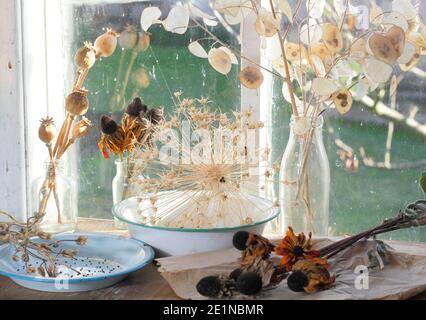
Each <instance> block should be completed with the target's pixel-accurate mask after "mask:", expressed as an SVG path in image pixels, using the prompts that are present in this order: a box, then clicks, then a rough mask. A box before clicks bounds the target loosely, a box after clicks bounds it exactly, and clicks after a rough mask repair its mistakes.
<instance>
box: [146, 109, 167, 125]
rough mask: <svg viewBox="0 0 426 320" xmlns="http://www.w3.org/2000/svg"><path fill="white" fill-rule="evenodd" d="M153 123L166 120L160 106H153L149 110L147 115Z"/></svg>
mask: <svg viewBox="0 0 426 320" xmlns="http://www.w3.org/2000/svg"><path fill="white" fill-rule="evenodd" d="M145 117H146V118H147V119H148V120H149V121H151V123H152V124H154V125H157V124H159V123H160V122H161V121H162V120H164V111H163V109H160V108H153V109H150V110H148V112H147V113H146V116H145Z"/></svg>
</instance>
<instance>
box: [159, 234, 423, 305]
mask: <svg viewBox="0 0 426 320" xmlns="http://www.w3.org/2000/svg"><path fill="white" fill-rule="evenodd" d="M330 241H333V240H331V239H322V240H316V241H315V247H317V248H318V247H322V246H324V245H326V244H327V243H329V242H330ZM387 244H388V245H390V246H391V248H390V250H389V263H388V264H387V265H385V266H384V269H380V268H377V269H374V270H369V271H368V289H365V288H364V289H357V288H356V286H355V281H356V280H357V279H358V283H360V282H362V281H361V280H360V278H359V277H360V274H359V273H355V269H356V268H357V266H360V265H366V266H368V265H369V261H370V260H369V258H368V255H367V252H369V251H370V250H371V249H373V248H375V246H376V243H375V242H374V241H361V242H359V243H358V244H356V245H355V246H354V247H352V248H350V249H348V250H346V251H344V252H343V253H341V254H339V255H337V256H336V257H335V258H333V259H332V260H330V264H331V269H330V272H331V274H335V275H336V276H337V279H336V283H335V284H334V286H333V287H332V288H330V289H328V290H325V291H322V292H318V293H314V294H310V295H308V294H305V293H295V292H292V291H290V290H289V289H288V287H287V284H286V282H285V281H284V282H283V283H281V284H280V285H279V286H277V287H275V288H273V289H269V290H265V291H264V292H263V293H262V294H261V295H260V296H258V297H256V299H260V300H263V299H265V300H293V299H297V300H346V299H357V300H359V299H362V300H376V299H392V300H397V299H409V298H411V297H413V296H416V295H418V294H420V293H422V292H424V291H426V245H424V244H413V243H402V242H388V243H387ZM240 256H241V253H240V252H239V251H237V250H235V249H229V250H222V251H216V252H207V253H201V254H195V255H190V256H180V257H168V258H162V259H158V260H157V262H158V263H159V265H160V267H159V271H160V272H161V275H162V276H163V277H164V279H166V280H167V282H168V283H169V284H170V286H171V287H172V288H173V290H174V291H175V293H176V294H177V295H178V296H179V297H181V298H183V299H193V300H201V299H206V298H205V297H203V296H201V295H199V294H198V292H197V291H196V289H195V286H196V284H197V283H198V281H199V280H200V279H201V278H203V277H205V276H209V275H221V274H223V275H228V274H229V273H230V272H231V271H232V270H234V269H235V268H237V267H238V259H239V257H240ZM364 276H365V273H364V274H363V276H362V277H363V278H362V279H365V278H364ZM357 277H358V278H357ZM362 283H366V282H365V281H363V282H362ZM358 288H359V286H358ZM231 299H253V298H248V297H244V296H235V297H233V298H231Z"/></svg>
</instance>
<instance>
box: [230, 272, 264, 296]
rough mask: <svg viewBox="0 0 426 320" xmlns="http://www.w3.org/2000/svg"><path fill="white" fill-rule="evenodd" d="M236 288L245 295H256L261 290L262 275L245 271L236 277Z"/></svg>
mask: <svg viewBox="0 0 426 320" xmlns="http://www.w3.org/2000/svg"><path fill="white" fill-rule="evenodd" d="M236 288H237V291H238V292H240V293H242V294H245V295H247V296H253V295H256V294H258V293H259V292H260V291H261V290H262V277H261V276H260V275H258V274H257V273H256V272H245V273H243V274H241V275H240V276H239V277H238V280H237V283H236Z"/></svg>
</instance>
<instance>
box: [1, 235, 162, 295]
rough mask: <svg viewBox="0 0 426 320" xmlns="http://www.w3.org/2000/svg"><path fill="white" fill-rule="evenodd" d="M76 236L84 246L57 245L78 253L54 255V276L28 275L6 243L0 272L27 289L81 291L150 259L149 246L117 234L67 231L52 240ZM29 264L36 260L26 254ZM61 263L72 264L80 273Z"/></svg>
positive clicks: (108, 281)
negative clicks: (80, 238) (74, 254)
mask: <svg viewBox="0 0 426 320" xmlns="http://www.w3.org/2000/svg"><path fill="white" fill-rule="evenodd" d="M79 236H85V237H87V238H88V241H87V244H86V245H84V246H77V245H76V244H75V242H63V243H62V244H61V249H76V250H78V255H77V256H76V258H75V259H66V258H62V257H58V260H57V261H58V271H59V272H62V273H61V274H60V275H59V276H58V277H57V278H44V277H41V276H39V275H37V274H28V273H27V272H26V271H25V268H24V267H23V263H22V262H15V261H13V260H12V254H13V252H14V250H13V248H12V246H11V245H10V244H5V245H2V246H0V274H1V275H4V276H6V277H9V278H11V279H12V280H13V281H14V282H16V283H17V284H19V285H21V286H23V287H25V288H28V289H33V290H38V291H46V292H57V293H60V292H82V291H91V290H98V289H102V288H106V287H109V286H112V285H114V284H116V283H118V282H120V281H121V280H123V279H124V278H125V277H126V276H127V275H128V274H130V273H131V272H134V271H136V270H139V269H142V268H143V267H145V266H146V265H147V264H149V263H150V262H151V261H152V260H153V259H154V250H153V249H152V248H151V247H149V246H147V245H145V244H144V243H142V242H140V241H138V240H135V239H130V238H125V237H120V236H114V235H107V234H101V233H99V234H94V233H78V234H73V233H69V234H61V235H55V236H53V240H52V241H55V240H66V239H77V238H78V237H79ZM35 241H36V242H38V241H40V240H39V239H37V240H35ZM29 263H30V264H31V265H32V266H34V267H37V266H38V265H39V264H40V261H38V260H36V259H34V258H32V257H30V261H29ZM63 265H67V266H70V267H72V268H73V269H74V270H77V271H79V272H80V274H77V273H76V272H74V271H72V270H70V269H68V268H66V267H63Z"/></svg>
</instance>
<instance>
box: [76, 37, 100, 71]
mask: <svg viewBox="0 0 426 320" xmlns="http://www.w3.org/2000/svg"><path fill="white" fill-rule="evenodd" d="M74 61H75V65H76V66H77V67H78V68H80V69H90V68H91V67H93V65H94V64H95V62H96V53H95V50H94V49H93V47H92V46H91V45H90V44H88V43H87V44H85V45H84V46H83V47H81V48H80V49H78V50H77V52H76V54H75V57H74Z"/></svg>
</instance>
